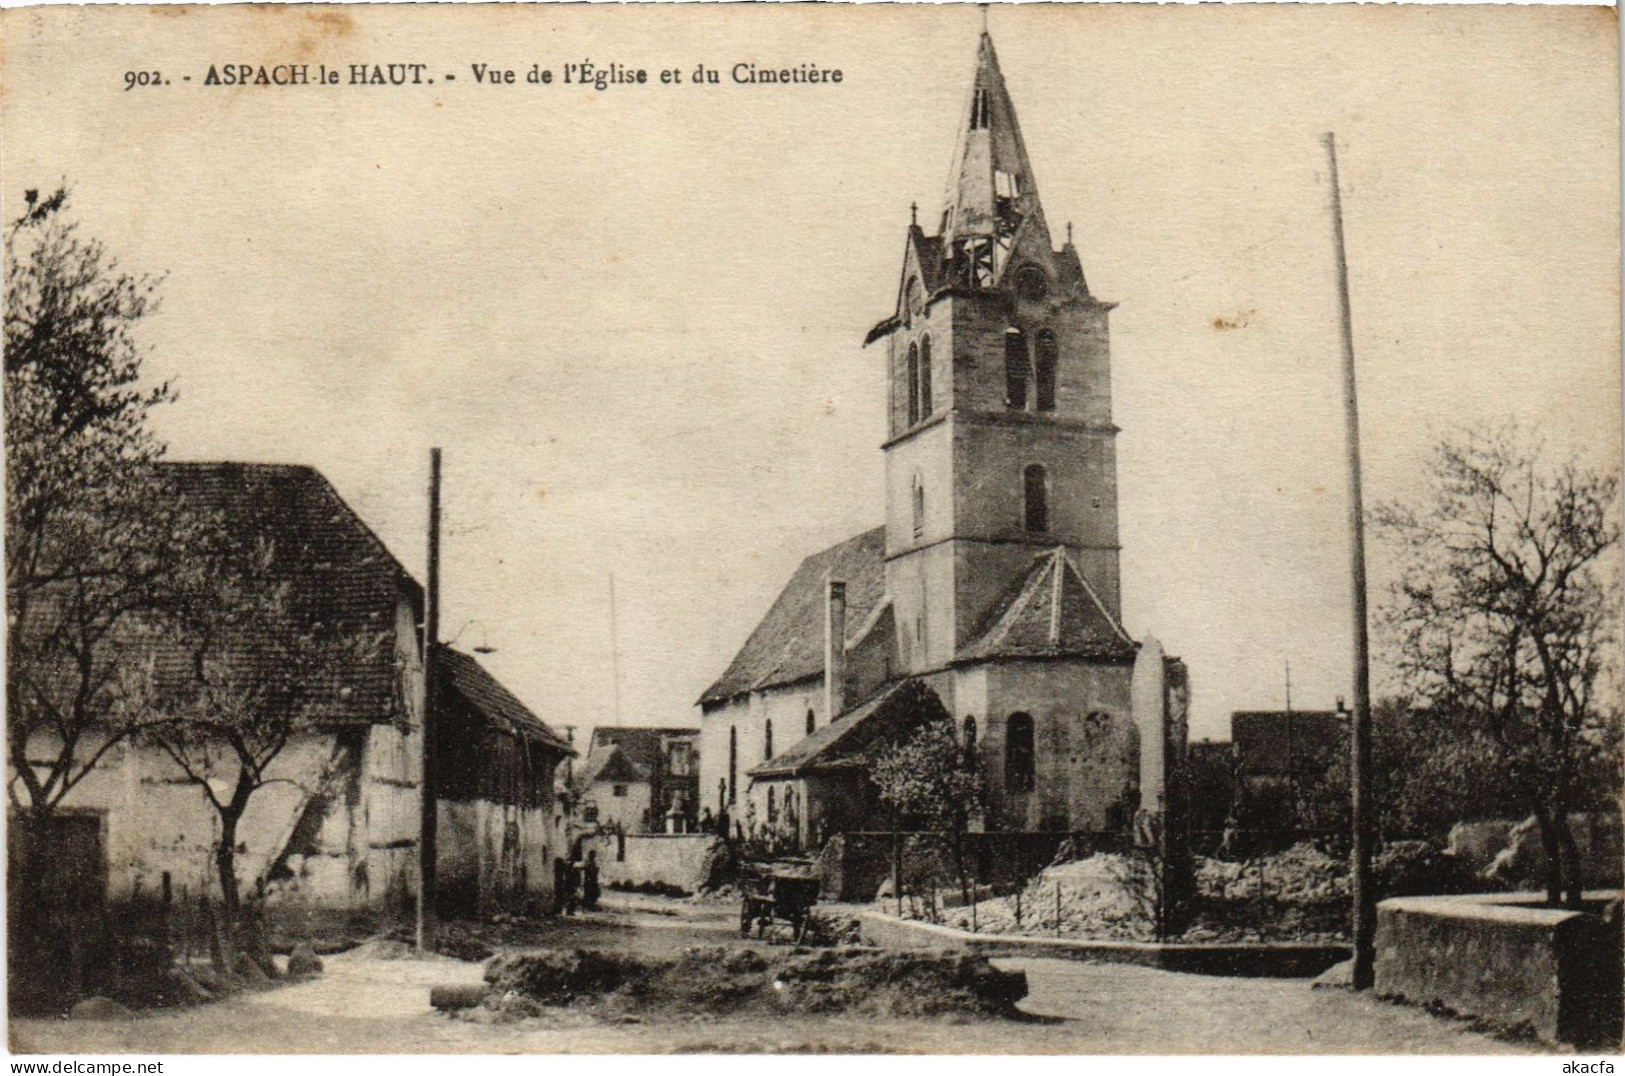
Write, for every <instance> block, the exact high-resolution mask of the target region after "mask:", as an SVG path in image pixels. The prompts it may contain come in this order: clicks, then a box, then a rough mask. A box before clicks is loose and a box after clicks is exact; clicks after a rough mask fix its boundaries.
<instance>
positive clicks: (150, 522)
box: [4, 189, 176, 822]
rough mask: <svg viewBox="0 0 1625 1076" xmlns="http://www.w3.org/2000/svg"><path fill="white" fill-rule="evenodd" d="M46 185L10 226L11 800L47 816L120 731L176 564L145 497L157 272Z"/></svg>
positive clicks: (34, 815)
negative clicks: (84, 227)
mask: <svg viewBox="0 0 1625 1076" xmlns="http://www.w3.org/2000/svg"><path fill="white" fill-rule="evenodd" d="M67 201H68V194H67V191H66V190H65V189H59V190H58V191H56V192H55V193H54V194H52V195H50V196H49V197H47V198H45V199H43V200H41V199H40V198H39V196H38V192H36V191H29V192H28V194H27V199H26V202H27V206H28V208H27V210H26V211H25V212H24V213H23V215H22V216H21V217H19V218H18V219H16V220H15V221H12V222H11V223H10V224H9V225H8V226H7V228H6V233H5V271H6V286H5V312H4V320H5V420H6V421H5V445H6V597H7V625H6V626H7V632H8V639H7V641H8V647H7V663H6V689H7V691H6V697H7V706H6V718H7V752H8V761H9V762H10V764H11V771H12V774H11V779H10V781H9V782H8V784H7V792H8V795H9V797H10V800H11V803H12V806H13V807H14V808H16V809H18V810H20V811H22V812H23V813H24V815H25V817H26V819H28V820H29V821H31V822H42V821H43V820H45V819H46V818H48V817H49V816H50V815H51V813H52V812H53V811H55V809H56V808H57V807H58V806H59V805H60V804H61V803H62V800H63V798H64V797H66V796H67V795H68V794H69V793H70V792H71V791H72V790H73V788H74V787H75V786H76V785H77V784H79V782H80V781H82V780H83V779H84V778H85V776H86V775H87V774H89V773H90V772H91V771H92V770H93V769H94V768H95V767H96V765H97V764H98V763H99V762H100V761H101V760H102V759H103V758H104V757H105V756H106V755H107V753H108V752H110V751H112V750H113V749H114V748H115V747H117V745H118V744H119V743H120V742H121V741H122V740H123V739H124V738H125V736H126V735H127V734H128V731H129V728H130V722H129V719H130V718H131V716H132V715H133V714H134V713H135V712H137V710H138V708H137V707H134V706H132V705H130V703H131V700H130V699H129V697H128V694H127V693H126V692H123V691H121V690H119V684H118V680H119V677H120V675H121V672H120V670H121V669H123V668H124V667H125V665H126V663H125V662H124V661H122V660H121V647H122V645H123V643H122V640H121V635H122V633H123V632H124V630H125V628H126V627H127V626H128V625H129V624H130V623H131V622H132V621H133V620H136V619H139V618H142V617H144V616H146V615H149V614H151V613H153V612H154V611H155V610H157V609H159V608H160V607H161V606H162V605H163V603H164V594H165V589H166V586H167V583H168V578H169V576H170V575H171V574H172V572H173V571H174V569H175V567H176V564H175V561H174V559H173V558H172V557H169V556H167V555H166V553H165V549H166V545H167V541H166V540H167V539H168V537H169V533H168V529H167V528H166V527H165V525H164V523H163V520H162V516H161V515H160V514H158V513H155V512H154V511H153V510H152V505H153V503H154V495H155V489H156V487H157V485H158V483H159V480H158V478H157V476H156V473H155V471H154V469H153V468H152V467H151V466H150V464H151V463H152V462H154V461H155V460H156V459H157V458H158V457H159V456H160V455H161V454H162V451H163V447H162V445H161V444H159V442H158V441H157V440H156V439H155V438H154V437H153V435H152V434H151V432H150V431H149V430H148V428H147V416H148V412H149V411H150V410H151V409H152V408H154V407H156V406H157V405H159V404H161V403H163V402H165V401H167V400H169V399H170V391H169V386H168V385H167V384H160V385H157V386H151V387H143V385H142V374H141V360H142V354H143V352H142V348H141V345H140V344H139V342H138V340H137V338H136V333H135V330H136V326H137V325H138V324H139V322H140V321H141V320H142V319H143V318H144V317H146V316H147V315H148V314H150V313H151V312H152V311H153V310H154V309H155V307H156V299H155V289H156V287H157V283H158V282H157V280H156V279H154V278H152V277H145V276H131V275H129V274H127V273H124V272H121V271H120V270H119V268H118V265H117V263H116V262H115V261H114V260H113V259H112V258H111V256H110V255H109V254H108V253H107V250H106V248H105V247H104V246H103V245H102V244H101V243H99V242H97V241H96V240H94V239H87V238H85V237H83V236H81V235H80V234H79V231H78V228H77V226H76V225H75V224H74V223H72V222H71V221H69V220H68V219H67V217H66V215H65V211H66V206H67Z"/></svg>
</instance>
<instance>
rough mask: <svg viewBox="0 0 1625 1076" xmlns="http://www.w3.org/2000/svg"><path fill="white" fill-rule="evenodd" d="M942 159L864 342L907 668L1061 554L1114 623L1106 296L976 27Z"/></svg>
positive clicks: (939, 659) (950, 642) (956, 644)
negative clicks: (892, 304)
mask: <svg viewBox="0 0 1625 1076" xmlns="http://www.w3.org/2000/svg"><path fill="white" fill-rule="evenodd" d="M953 162H954V163H953V168H952V171H951V173H950V175H949V177H948V188H947V193H946V198H945V206H944V209H943V212H942V216H941V218H940V223H939V224H938V229H937V234H936V235H927V234H926V232H925V230H924V229H923V228H921V227H920V226H919V223H918V221H917V220H915V221H913V222H911V224H910V226H909V229H908V238H907V243H906V245H905V248H904V255H903V271H902V274H901V278H900V282H899V288H898V296H897V306H896V310H895V312H894V313H893V315H892V316H891V317H889V318H887V319H886V320H885V321H883V322H881V323H880V324H879V325H877V326H875V328H874V329H873V330H872V331H871V332H870V334H869V339H868V341H866V342H869V343H872V342H875V341H878V340H880V339H885V340H886V341H887V362H888V370H889V375H890V376H889V386H890V388H889V418H888V426H887V439H886V442H885V445H884V449H885V454H886V568H885V575H886V592H887V594H888V595H889V596H890V598H891V602H892V609H893V612H894V615H895V616H896V622H897V632H898V640H899V650H900V653H899V657H900V659H901V661H902V663H903V666H904V669H903V671H906V672H910V673H921V672H927V671H931V670H935V669H940V668H943V667H945V666H947V665H948V664H949V663H951V662H953V661H954V660H956V659H957V658H960V657H962V656H963V654H964V650H965V648H966V647H967V646H969V645H970V644H971V643H972V642H973V641H975V640H976V639H977V638H978V637H979V635H980V633H981V632H983V631H985V630H986V629H987V627H988V625H989V623H990V621H991V620H992V619H994V618H996V617H997V616H998V615H999V613H1000V611H1001V610H1000V603H1001V601H1005V600H1007V599H1006V595H1007V594H1008V592H1009V591H1010V588H1011V587H1012V586H1016V585H1019V583H1020V581H1021V580H1022V579H1023V577H1025V576H1027V575H1028V573H1029V572H1030V571H1031V570H1032V567H1033V564H1034V560H1035V557H1037V556H1039V555H1041V554H1045V553H1051V554H1053V553H1054V552H1055V551H1056V550H1057V549H1058V548H1060V547H1064V551H1065V554H1066V556H1067V558H1069V559H1070V561H1071V562H1072V564H1073V565H1075V566H1076V568H1077V569H1078V572H1079V573H1081V575H1082V577H1083V579H1084V580H1085V581H1086V584H1087V586H1088V588H1089V589H1090V590H1091V591H1092V592H1093V597H1094V600H1095V602H1097V603H1098V605H1099V607H1101V608H1102V609H1103V610H1104V611H1105V612H1106V613H1107V614H1108V615H1109V616H1110V618H1111V620H1112V621H1113V622H1115V623H1120V622H1121V608H1120V593H1119V582H1118V534H1117V461H1116V453H1115V445H1114V439H1115V436H1116V433H1117V429H1116V427H1115V426H1114V425H1113V424H1112V412H1111V361H1110V347H1109V342H1108V335H1107V315H1108V313H1109V311H1110V310H1111V309H1112V306H1113V305H1114V304H1111V303H1106V302H1101V301H1100V300H1098V299H1096V298H1094V297H1093V296H1092V295H1090V293H1089V288H1088V285H1087V284H1086V283H1085V281H1084V275H1083V268H1082V265H1081V263H1080V261H1079V259H1078V253H1077V250H1076V249H1075V248H1074V247H1073V245H1072V240H1071V235H1070V231H1071V229H1070V226H1069V227H1068V236H1067V241H1066V243H1065V244H1064V245H1063V246H1061V247H1060V248H1059V249H1056V248H1055V247H1054V245H1053V240H1052V238H1051V236H1050V231H1049V226H1048V224H1047V223H1046V222H1045V219H1044V209H1043V206H1042V204H1041V203H1040V201H1039V197H1038V184H1037V181H1036V179H1035V177H1034V174H1033V168H1032V164H1031V162H1030V161H1029V160H1028V158H1027V148H1026V145H1025V144H1024V143H1023V141H1022V137H1021V128H1020V126H1019V125H1018V124H1017V122H1016V114H1015V109H1014V107H1013V106H1012V105H1011V102H1010V96H1009V93H1008V92H1007V91H1006V89H1005V85H1004V77H1003V75H1002V74H1001V73H1000V71H999V62H998V57H997V55H996V54H995V52H994V49H993V41H992V39H991V38H990V37H989V36H988V35H987V33H986V32H984V33H983V34H982V37H981V42H980V45H979V47H978V50H977V56H976V71H975V77H974V80H973V82H972V85H971V92H970V95H969V97H968V100H967V102H966V106H965V110H964V112H963V113H962V115H961V118H960V126H959V131H958V144H957V148H956V150H955V153H954V158H953ZM1057 608H1059V606H1058V605H1057ZM1057 615H1059V614H1057Z"/></svg>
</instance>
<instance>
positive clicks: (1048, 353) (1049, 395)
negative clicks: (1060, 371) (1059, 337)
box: [1033, 329, 1059, 411]
mask: <svg viewBox="0 0 1625 1076" xmlns="http://www.w3.org/2000/svg"><path fill="white" fill-rule="evenodd" d="M1033 352H1034V354H1033V368H1034V369H1033V373H1034V380H1035V381H1036V382H1037V384H1036V386H1035V387H1036V389H1037V391H1036V392H1035V393H1034V395H1035V396H1036V397H1037V400H1036V401H1034V402H1035V403H1036V405H1037V407H1038V410H1040V411H1053V410H1055V363H1056V360H1057V358H1058V357H1059V353H1058V350H1057V348H1056V346H1055V334H1054V333H1052V332H1050V331H1049V330H1048V329H1044V330H1042V331H1041V332H1040V333H1039V334H1038V339H1037V340H1036V341H1034V344H1033Z"/></svg>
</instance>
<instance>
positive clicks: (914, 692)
mask: <svg viewBox="0 0 1625 1076" xmlns="http://www.w3.org/2000/svg"><path fill="white" fill-rule="evenodd" d="M947 715H948V711H947V709H945V708H944V707H943V705H942V700H941V699H940V698H938V697H937V693H936V692H935V691H933V690H931V687H930V685H928V684H926V683H925V682H924V681H923V680H899V681H897V682H896V683H894V684H891V685H889V686H888V687H885V688H882V689H881V690H880V691H879V692H878V693H876V694H875V695H874V696H872V697H871V698H870V699H869V700H868V701H867V702H865V703H863V704H862V705H861V706H859V707H857V708H856V709H854V710H849V711H847V713H846V714H844V715H843V716H842V717H841V718H840V719H838V720H836V721H833V722H831V723H830V724H828V725H825V726H824V727H823V728H821V729H819V730H817V731H816V732H814V733H813V734H812V735H811V736H807V737H804V738H802V739H801V740H799V741H797V742H796V743H795V744H794V745H793V746H792V747H791V748H790V749H789V750H788V751H785V752H784V753H783V754H781V755H778V756H776V757H774V758H772V759H769V760H768V761H767V762H764V763H762V765H760V766H758V767H756V768H755V769H753V770H751V771H750V776H752V777H796V776H799V775H801V774H804V773H809V772H821V771H822V772H827V771H830V770H840V769H847V768H852V767H855V766H858V765H861V764H862V763H863V762H864V761H865V758H866V754H867V752H869V750H870V749H871V748H874V747H876V746H878V745H880V744H884V743H890V742H893V741H895V740H896V738H897V737H898V736H900V735H902V734H905V733H907V732H908V731H909V730H911V729H913V728H916V727H918V726H919V725H921V724H923V723H924V722H926V721H928V720H930V719H932V718H939V717H946V716H947Z"/></svg>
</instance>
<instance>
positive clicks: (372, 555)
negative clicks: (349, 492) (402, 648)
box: [151, 462, 421, 724]
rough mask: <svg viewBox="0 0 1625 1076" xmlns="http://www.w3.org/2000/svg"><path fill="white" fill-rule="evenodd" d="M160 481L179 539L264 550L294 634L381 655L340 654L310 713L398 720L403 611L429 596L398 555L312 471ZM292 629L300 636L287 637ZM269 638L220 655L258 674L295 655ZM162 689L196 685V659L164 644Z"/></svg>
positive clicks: (163, 477)
mask: <svg viewBox="0 0 1625 1076" xmlns="http://www.w3.org/2000/svg"><path fill="white" fill-rule="evenodd" d="M157 477H158V481H159V482H160V483H161V484H162V486H163V492H164V496H165V498H166V499H167V501H168V503H169V505H170V518H171V519H173V520H175V521H176V530H177V532H183V531H184V530H186V528H185V527H184V526H183V524H184V523H186V522H191V523H194V524H196V525H198V526H199V527H201V528H204V529H205V530H207V531H210V532H213V533H218V534H223V535H224V536H225V538H226V539H227V540H228V541H229V542H231V543H232V544H233V545H235V546H238V547H240V548H245V549H251V550H260V551H263V555H264V557H265V565H266V567H265V568H264V574H265V577H266V578H267V579H269V580H273V581H275V582H277V583H281V584H285V585H286V586H287V587H288V597H287V609H288V610H289V617H288V619H289V621H290V622H291V624H293V625H296V626H300V628H301V630H307V631H310V632H313V633H315V634H317V635H318V637H320V638H327V639H334V640H354V639H360V638H369V639H370V640H376V641H378V643H379V645H373V646H370V647H352V646H342V645H341V646H337V647H335V652H336V653H339V654H341V655H344V656H343V657H341V658H340V659H339V660H337V661H335V662H334V663H333V664H332V665H330V666H329V667H327V668H326V669H325V670H324V677H323V678H324V680H325V681H326V682H325V683H323V684H321V685H319V687H318V692H317V697H316V698H315V700H314V701H313V702H312V704H311V709H312V711H313V712H314V713H315V714H316V715H317V716H318V718H319V720H321V721H324V722H333V723H339V724H346V723H357V722H367V723H377V722H385V721H392V720H398V719H399V718H400V717H401V716H402V715H401V713H400V708H401V707H400V700H399V699H398V697H397V691H396V667H395V650H396V648H395V647H394V646H391V645H387V643H388V641H389V640H392V639H393V638H394V632H395V628H396V607H397V603H398V602H399V601H400V600H401V598H402V597H403V596H405V597H407V598H409V599H410V600H411V601H412V602H413V603H414V605H415V604H416V603H418V602H419V601H420V600H421V599H420V594H421V591H420V590H419V589H418V587H417V584H416V583H415V582H413V580H412V579H411V577H410V576H408V575H407V573H406V570H405V569H404V568H403V567H401V565H400V563H399V562H398V561H396V560H395V558H394V557H393V556H391V555H390V553H389V550H388V549H387V548H385V546H384V544H383V543H382V542H381V541H379V539H378V537H377V536H376V535H374V534H373V533H372V531H371V530H370V529H369V528H368V527H367V525H366V524H365V523H363V522H362V521H361V519H360V517H359V516H357V515H356V514H355V512H354V511H353V510H352V509H351V508H350V506H349V505H348V504H346V503H345V502H344V499H343V498H341V497H340V496H339V495H338V492H337V491H336V490H335V489H334V488H333V487H332V485H330V484H329V483H328V481H327V479H326V478H324V477H323V476H322V475H321V474H320V473H319V472H317V471H316V470H314V469H313V468H310V467H299V466H290V465H284V464H263V463H171V462H166V463H162V464H159V465H158V468H157ZM290 630H292V629H290ZM280 642H281V640H275V639H267V638H265V637H264V636H263V632H261V633H260V634H258V635H253V634H250V635H245V636H244V637H243V638H242V639H240V640H237V641H236V642H234V643H232V644H228V646H227V647H226V648H225V650H224V653H223V655H222V660H223V661H225V662H226V664H227V667H228V668H229V667H231V666H232V665H235V666H237V667H238V668H240V669H242V670H244V671H245V672H249V673H251V672H252V671H253V668H254V665H255V663H257V662H276V661H280V660H282V659H281V658H279V656H278V655H279V654H286V653H287V648H286V647H284V646H281V645H279V644H280ZM151 658H152V660H153V662H154V666H155V673H156V675H157V678H158V681H159V683H160V685H176V684H180V683H182V682H185V680H186V679H187V678H188V676H189V670H190V668H191V661H192V659H191V656H190V654H189V653H186V652H184V651H183V650H182V649H181V648H180V647H179V646H178V645H173V644H169V643H164V642H160V643H158V646H157V650H156V652H155V653H152V654H151Z"/></svg>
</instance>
